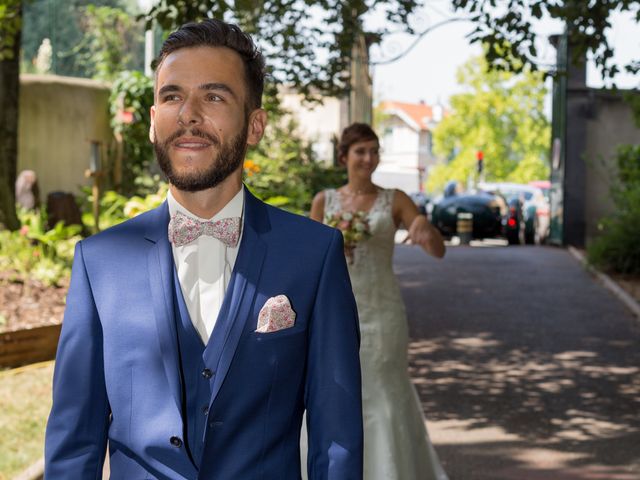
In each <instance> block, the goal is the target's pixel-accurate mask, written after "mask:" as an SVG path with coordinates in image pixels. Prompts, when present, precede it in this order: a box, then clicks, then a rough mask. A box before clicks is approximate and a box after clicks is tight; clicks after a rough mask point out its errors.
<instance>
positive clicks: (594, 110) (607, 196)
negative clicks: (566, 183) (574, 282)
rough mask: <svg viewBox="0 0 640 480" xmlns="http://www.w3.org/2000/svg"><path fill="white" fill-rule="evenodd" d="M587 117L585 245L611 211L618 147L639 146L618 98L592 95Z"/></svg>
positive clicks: (629, 117)
mask: <svg viewBox="0 0 640 480" xmlns="http://www.w3.org/2000/svg"><path fill="white" fill-rule="evenodd" d="M588 115H589V116H588V120H587V124H586V125H587V134H586V139H585V140H586V143H585V154H584V161H585V162H586V167H587V168H586V185H585V187H586V195H585V197H586V198H585V223H586V232H585V233H586V239H587V243H588V242H589V241H590V240H591V239H593V238H594V237H595V236H597V235H598V224H599V223H600V220H601V219H602V218H603V217H604V216H606V215H609V214H610V213H611V212H613V211H614V210H615V205H614V204H613V201H612V199H611V185H612V182H614V181H615V179H616V176H617V166H616V151H617V148H618V146H619V145H625V144H632V145H638V144H640V128H638V127H637V126H636V125H635V123H634V121H633V116H632V113H631V108H630V107H629V105H628V104H627V103H626V102H625V101H624V100H623V99H622V98H621V96H619V95H610V94H607V93H595V94H594V98H593V100H592V103H591V106H590V111H589V112H588Z"/></svg>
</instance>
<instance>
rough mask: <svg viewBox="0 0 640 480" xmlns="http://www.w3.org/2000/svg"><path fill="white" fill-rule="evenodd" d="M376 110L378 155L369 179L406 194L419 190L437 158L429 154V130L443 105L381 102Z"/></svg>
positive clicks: (441, 110) (430, 131) (436, 119)
mask: <svg viewBox="0 0 640 480" xmlns="http://www.w3.org/2000/svg"><path fill="white" fill-rule="evenodd" d="M377 109H378V111H379V112H381V113H382V119H381V120H379V122H378V124H377V126H376V127H377V130H378V134H379V135H380V141H381V144H382V154H381V156H380V165H379V166H378V169H377V170H376V172H375V173H374V175H373V181H374V182H375V183H377V184H378V185H380V186H383V187H387V188H399V189H400V190H404V191H405V192H407V193H411V192H417V191H422V190H423V188H424V187H423V186H424V182H425V180H426V178H427V175H428V174H429V170H430V169H431V168H433V166H434V165H436V164H437V163H439V161H440V160H439V159H438V158H437V157H436V156H435V155H434V154H433V138H432V133H433V129H434V127H435V126H436V125H437V124H438V123H439V122H440V121H441V120H442V117H443V115H444V108H443V107H442V105H434V106H430V105H427V104H425V103H424V102H420V103H403V102H394V101H384V102H381V103H380V105H378V107H377Z"/></svg>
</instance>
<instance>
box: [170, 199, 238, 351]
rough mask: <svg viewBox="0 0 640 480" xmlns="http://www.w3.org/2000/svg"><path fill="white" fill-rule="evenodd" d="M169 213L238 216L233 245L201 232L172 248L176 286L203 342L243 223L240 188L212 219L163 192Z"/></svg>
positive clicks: (219, 304) (226, 280)
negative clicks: (239, 219)
mask: <svg viewBox="0 0 640 480" xmlns="http://www.w3.org/2000/svg"><path fill="white" fill-rule="evenodd" d="M167 202H168V204H169V214H170V215H171V216H172V217H173V215H175V214H176V212H178V211H180V212H181V213H183V214H184V215H187V216H189V217H191V218H195V219H197V220H200V221H209V220H212V221H214V222H215V221H217V220H221V219H223V218H228V217H241V218H242V219H243V221H241V222H240V239H239V241H238V245H237V246H236V247H233V248H232V247H227V246H226V245H225V244H224V243H222V242H221V241H220V240H218V239H217V238H214V237H212V236H209V235H201V236H200V237H198V239H197V240H195V241H193V242H191V243H189V244H187V245H183V246H181V247H176V246H175V245H173V244H172V245H171V249H172V250H173V261H174V262H175V265H176V269H177V271H178V278H179V280H180V289H181V290H182V295H183V296H184V301H185V303H186V304H187V310H188V311H189V315H190V316H191V322H192V323H193V326H194V327H195V329H196V330H197V331H198V334H199V335H200V338H201V339H202V342H203V343H204V344H205V345H206V344H207V342H208V341H209V337H210V336H211V332H212V331H213V327H214V326H215V324H216V320H217V319H218V313H219V312H220V307H222V302H223V301H224V295H225V293H226V291H227V287H228V286H229V281H230V280H231V273H232V271H233V267H234V265H235V263H236V258H237V257H238V249H239V248H240V241H241V240H242V230H243V225H244V216H243V209H244V190H243V189H242V188H241V189H240V191H239V192H238V193H237V194H236V195H235V196H234V197H233V198H232V199H231V201H230V202H229V203H227V204H226V205H225V206H224V208H223V209H222V210H220V211H219V212H218V213H217V214H216V215H215V216H214V217H213V218H208V219H204V218H200V217H198V216H196V215H194V214H193V213H191V212H190V211H189V210H187V209H186V208H184V207H183V206H182V205H180V203H178V201H177V200H176V199H175V198H174V197H173V195H172V194H171V190H169V193H168V194H167Z"/></svg>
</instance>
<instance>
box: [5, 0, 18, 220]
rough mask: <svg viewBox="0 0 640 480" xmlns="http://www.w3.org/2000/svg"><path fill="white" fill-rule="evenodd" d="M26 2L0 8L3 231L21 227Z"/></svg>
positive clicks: (9, 1) (15, 1)
mask: <svg viewBox="0 0 640 480" xmlns="http://www.w3.org/2000/svg"><path fill="white" fill-rule="evenodd" d="M21 31H22V2H21V1H20V0H4V2H3V3H2V4H0V227H2V226H4V227H5V228H8V229H10V230H16V229H18V227H19V226H20V222H19V221H18V216H17V215H16V209H15V182H16V173H17V172H16V169H17V166H16V165H17V158H18V96H19V94H20V80H19V74H20V55H19V53H20V34H21Z"/></svg>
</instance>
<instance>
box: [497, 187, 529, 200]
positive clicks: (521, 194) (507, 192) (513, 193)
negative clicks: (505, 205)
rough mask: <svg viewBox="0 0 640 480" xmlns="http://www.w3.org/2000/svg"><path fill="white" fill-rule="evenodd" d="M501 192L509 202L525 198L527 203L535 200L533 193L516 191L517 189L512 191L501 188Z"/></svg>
mask: <svg viewBox="0 0 640 480" xmlns="http://www.w3.org/2000/svg"><path fill="white" fill-rule="evenodd" d="M499 191H500V193H502V194H503V195H504V196H505V197H507V198H508V199H509V200H513V199H514V198H520V197H524V199H525V200H526V201H529V200H531V199H532V198H533V192H530V191H529V190H515V189H514V190H511V189H508V188H504V189H503V188H500V189H499Z"/></svg>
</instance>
